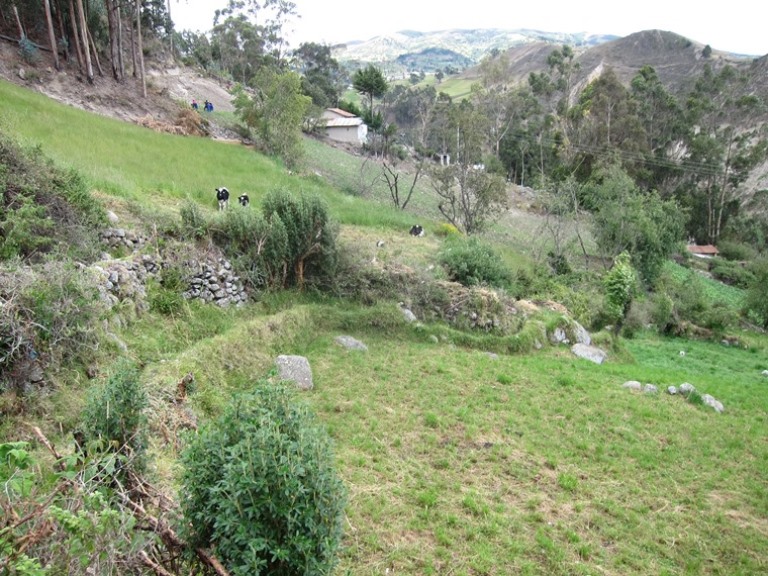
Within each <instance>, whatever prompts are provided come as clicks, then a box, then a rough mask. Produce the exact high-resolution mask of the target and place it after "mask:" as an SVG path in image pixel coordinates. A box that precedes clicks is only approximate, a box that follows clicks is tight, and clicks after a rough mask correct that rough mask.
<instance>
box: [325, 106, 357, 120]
mask: <svg viewBox="0 0 768 576" xmlns="http://www.w3.org/2000/svg"><path fill="white" fill-rule="evenodd" d="M328 111H329V112H333V113H334V114H338V115H339V116H343V117H344V118H355V115H354V114H352V113H350V112H347V111H346V110H342V109H341V108H328Z"/></svg>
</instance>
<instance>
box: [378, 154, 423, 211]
mask: <svg viewBox="0 0 768 576" xmlns="http://www.w3.org/2000/svg"><path fill="white" fill-rule="evenodd" d="M423 168H424V162H423V161H421V162H419V163H418V164H416V172H415V173H414V174H413V180H411V185H410V187H409V188H408V192H404V191H403V192H402V194H401V191H400V177H401V176H403V175H404V173H400V172H398V171H397V170H396V168H395V165H394V164H387V161H386V160H385V161H384V162H383V163H382V165H381V173H382V176H383V177H384V180H385V181H386V183H387V186H388V187H389V194H390V196H391V197H392V203H393V204H394V205H395V208H399V209H400V210H405V207H406V206H408V202H410V201H411V196H413V191H414V189H415V188H416V182H418V181H419V176H421V171H422V170H423Z"/></svg>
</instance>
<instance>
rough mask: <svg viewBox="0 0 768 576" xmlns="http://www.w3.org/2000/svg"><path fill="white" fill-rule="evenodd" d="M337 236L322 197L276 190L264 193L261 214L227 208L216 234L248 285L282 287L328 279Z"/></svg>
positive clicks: (215, 229)
mask: <svg viewBox="0 0 768 576" xmlns="http://www.w3.org/2000/svg"><path fill="white" fill-rule="evenodd" d="M337 234H338V230H337V226H336V224H335V223H334V222H333V221H332V220H331V219H330V216H329V214H328V208H327V206H326V204H325V202H324V201H323V200H322V199H320V198H319V197H318V196H313V195H301V196H299V197H298V198H294V197H293V196H292V195H291V194H290V193H289V192H287V191H285V190H274V191H272V192H270V193H268V194H267V196H266V197H265V199H264V203H263V205H262V212H261V213H259V212H257V211H253V210H231V211H229V212H227V214H225V215H224V216H223V217H222V219H221V221H220V222H218V225H217V227H215V228H214V234H213V238H214V241H215V242H216V243H217V244H218V245H219V246H221V248H222V249H223V250H224V252H225V253H226V254H227V257H228V258H230V260H231V261H232V263H233V264H234V265H235V267H236V268H237V270H238V272H239V273H240V275H241V276H242V277H243V279H244V280H245V281H246V282H247V283H248V284H249V285H251V286H252V287H254V288H268V289H280V288H288V287H291V286H298V287H300V288H301V287H303V286H304V285H305V284H310V285H322V284H326V283H328V282H329V281H330V279H331V278H332V277H333V276H334V274H335V270H336V264H337V249H336V236H337Z"/></svg>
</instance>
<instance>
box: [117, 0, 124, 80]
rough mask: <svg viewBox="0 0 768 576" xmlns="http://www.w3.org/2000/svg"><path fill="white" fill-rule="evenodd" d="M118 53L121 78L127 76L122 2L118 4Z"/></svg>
mask: <svg viewBox="0 0 768 576" xmlns="http://www.w3.org/2000/svg"><path fill="white" fill-rule="evenodd" d="M117 55H118V60H119V61H118V65H119V66H120V78H125V61H124V60H123V13H122V10H120V4H118V5H117Z"/></svg>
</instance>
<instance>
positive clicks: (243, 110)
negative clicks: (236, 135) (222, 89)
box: [234, 67, 311, 166]
mask: <svg viewBox="0 0 768 576" xmlns="http://www.w3.org/2000/svg"><path fill="white" fill-rule="evenodd" d="M250 88H251V92H252V94H248V93H246V92H245V91H244V90H242V89H241V90H239V91H238V92H237V94H236V97H235V101H234V104H235V110H236V112H237V114H238V116H239V117H240V118H241V119H242V120H243V122H245V124H246V125H247V126H249V127H251V128H253V129H254V131H255V133H256V136H257V141H258V144H259V146H260V147H261V148H262V150H264V151H265V152H266V153H268V154H272V155H274V156H279V157H281V158H282V159H283V160H284V161H285V163H286V164H287V165H288V166H295V165H296V164H297V163H298V162H299V161H300V159H301V156H302V153H303V150H302V142H301V128H302V123H303V121H304V117H305V115H306V114H307V111H308V109H309V106H310V104H311V98H310V97H309V96H306V95H304V93H303V92H302V89H301V77H300V76H299V75H298V74H297V73H296V72H292V71H281V70H278V69H276V68H271V67H263V68H261V69H259V70H258V72H257V73H256V75H255V76H254V77H253V80H252V82H251V84H250Z"/></svg>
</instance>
